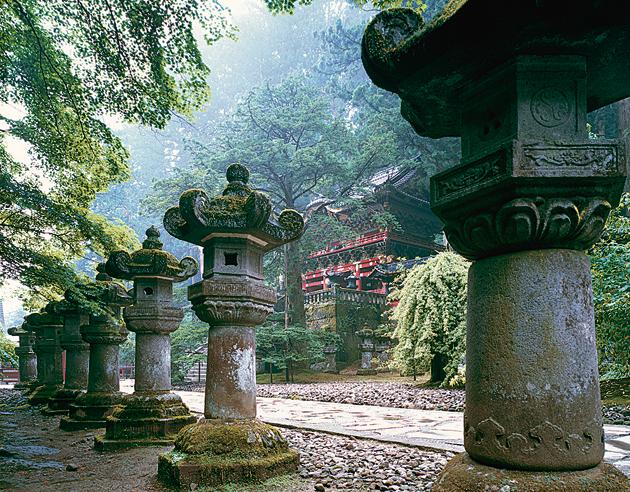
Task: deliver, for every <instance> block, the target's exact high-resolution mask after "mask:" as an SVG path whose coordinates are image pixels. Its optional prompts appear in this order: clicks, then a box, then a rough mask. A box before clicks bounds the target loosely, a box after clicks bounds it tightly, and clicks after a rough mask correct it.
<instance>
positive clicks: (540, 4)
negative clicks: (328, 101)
mask: <svg viewBox="0 0 630 492" xmlns="http://www.w3.org/2000/svg"><path fill="white" fill-rule="evenodd" d="M447 21H448V22H447ZM548 54H554V55H577V56H582V57H584V58H585V60H586V67H587V72H588V78H587V83H586V98H587V110H588V111H593V110H595V109H597V108H600V107H602V106H605V105H607V104H610V103H612V102H615V101H617V100H619V99H622V98H624V97H627V96H628V94H629V93H630V89H629V88H628V85H627V83H626V81H627V79H628V76H630V3H628V2H617V1H613V0H578V1H577V2H575V1H573V2H568V1H558V0H554V1H551V0H542V1H541V0H523V1H518V2H510V3H509V4H508V5H506V3H505V2H504V1H500V0H450V1H449V2H448V4H447V5H446V6H445V8H444V10H443V11H442V14H441V15H439V16H438V17H437V18H436V19H434V20H433V21H431V22H430V23H429V24H427V25H425V24H424V22H423V20H422V17H421V16H420V14H419V13H417V12H415V11H413V10H411V9H391V10H386V11H384V12H382V13H381V14H379V15H377V16H376V17H375V18H374V19H373V20H372V22H371V23H370V25H369V26H368V28H367V30H366V32H365V35H364V37H363V43H362V58H363V64H364V66H365V69H366V71H367V72H368V74H369V76H370V78H371V79H372V80H373V81H374V83H375V84H377V85H378V86H379V87H382V88H383V89H386V90H388V91H392V92H395V93H397V94H398V95H399V96H400V98H401V99H402V106H401V112H402V114H403V116H404V117H405V118H406V119H407V120H408V121H409V122H410V123H411V124H412V125H413V127H414V129H415V130H416V131H417V132H418V133H419V134H421V135H426V136H429V137H433V138H440V137H445V136H460V135H461V130H462V128H461V127H462V117H461V101H460V95H461V94H460V91H461V86H462V84H464V83H467V82H471V81H474V80H476V78H477V77H478V76H479V75H480V74H484V73H488V72H489V71H491V70H492V69H494V68H496V67H498V66H500V65H502V64H504V63H505V62H507V61H509V60H510V59H512V58H514V57H515V56H517V55H548Z"/></svg>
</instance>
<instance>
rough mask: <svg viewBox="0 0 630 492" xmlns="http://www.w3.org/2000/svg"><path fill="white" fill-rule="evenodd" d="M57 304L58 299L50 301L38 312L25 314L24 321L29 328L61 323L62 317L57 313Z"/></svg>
mask: <svg viewBox="0 0 630 492" xmlns="http://www.w3.org/2000/svg"><path fill="white" fill-rule="evenodd" d="M58 306H59V301H51V302H49V303H48V304H46V306H45V307H44V309H42V310H41V311H40V312H38V313H31V314H29V315H28V316H26V318H24V319H25V321H26V323H27V325H28V326H29V327H31V328H34V329H35V330H37V328H38V327H40V326H48V325H62V324H63V319H62V318H61V317H60V316H59V314H57V312H56V309H57V307H58Z"/></svg>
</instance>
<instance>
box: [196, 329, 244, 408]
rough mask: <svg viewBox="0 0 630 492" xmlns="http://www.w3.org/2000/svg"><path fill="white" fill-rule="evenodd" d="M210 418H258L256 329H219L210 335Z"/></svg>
mask: <svg viewBox="0 0 630 492" xmlns="http://www.w3.org/2000/svg"><path fill="white" fill-rule="evenodd" d="M207 367H208V372H207V374H206V394H205V405H204V414H205V417H206V418H207V419H253V418H256V335H255V330H254V328H253V327H244V326H218V327H214V328H210V330H209V332H208V366H207Z"/></svg>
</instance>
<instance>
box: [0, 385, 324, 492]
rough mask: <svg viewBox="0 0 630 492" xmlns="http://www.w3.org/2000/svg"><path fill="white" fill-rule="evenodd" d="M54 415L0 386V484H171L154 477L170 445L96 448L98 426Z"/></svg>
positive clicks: (281, 490)
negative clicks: (63, 421)
mask: <svg viewBox="0 0 630 492" xmlns="http://www.w3.org/2000/svg"><path fill="white" fill-rule="evenodd" d="M59 420H60V417H46V416H44V415H42V414H41V413H40V411H39V409H38V408H31V407H30V406H28V405H26V404H25V400H24V399H23V398H22V397H21V395H20V393H19V392H18V391H15V390H3V389H0V490H23V491H38V492H39V491H51V492H52V491H54V492H62V491H64V492H65V491H77V492H84V491H89V492H96V491H107V492H119V491H120V492H123V491H124V492H131V491H138V492H140V491H142V492H144V491H147V492H157V491H169V490H173V489H171V488H168V487H166V486H164V485H162V484H161V483H160V482H158V480H157V476H156V473H157V457H158V455H159V454H160V453H163V452H165V451H168V450H170V449H171V448H169V447H146V448H135V449H129V450H126V451H117V452H110V453H103V452H98V451H96V450H94V448H93V442H94V436H95V434H97V433H102V432H103V430H96V431H77V432H65V431H62V430H60V429H59ZM313 487H314V485H313V482H312V481H309V480H304V479H302V478H299V477H298V476H291V477H284V478H281V479H276V480H273V481H270V482H268V483H265V484H254V485H252V486H249V487H244V486H230V487H226V488H223V489H220V490H224V491H226V492H231V491H237V490H238V491H243V492H245V491H268V492H272V491H273V492H288V491H307V490H308V491H312V490H313ZM197 490H201V489H197ZM204 490H210V489H204ZM212 490H215V489H212Z"/></svg>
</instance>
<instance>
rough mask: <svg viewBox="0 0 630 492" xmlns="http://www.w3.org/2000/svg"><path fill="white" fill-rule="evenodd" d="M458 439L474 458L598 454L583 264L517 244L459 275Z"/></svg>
mask: <svg viewBox="0 0 630 492" xmlns="http://www.w3.org/2000/svg"><path fill="white" fill-rule="evenodd" d="M468 293H469V301H468V302H469V306H468V319H467V322H468V332H467V337H468V340H467V350H468V351H467V365H466V419H465V424H464V425H465V429H464V433H465V446H466V450H467V451H468V454H469V455H470V456H471V457H472V458H473V459H475V460H477V461H479V462H482V463H487V464H490V465H497V466H505V467H510V468H511V467H518V468H523V469H534V470H563V469H579V468H589V467H592V466H595V465H597V463H599V462H600V461H601V459H602V457H603V455H604V444H603V429H602V416H601V402H600V399H599V377H598V372H597V351H596V349H595V343H594V341H595V321H594V318H593V298H592V290H591V277H590V264H589V260H588V257H587V256H586V255H585V254H584V253H581V252H577V251H570V250H545V251H523V252H519V253H513V254H507V255H500V256H495V257H492V258H487V259H484V260H480V261H477V262H475V263H473V265H472V266H471V268H470V271H469V275H468Z"/></svg>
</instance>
